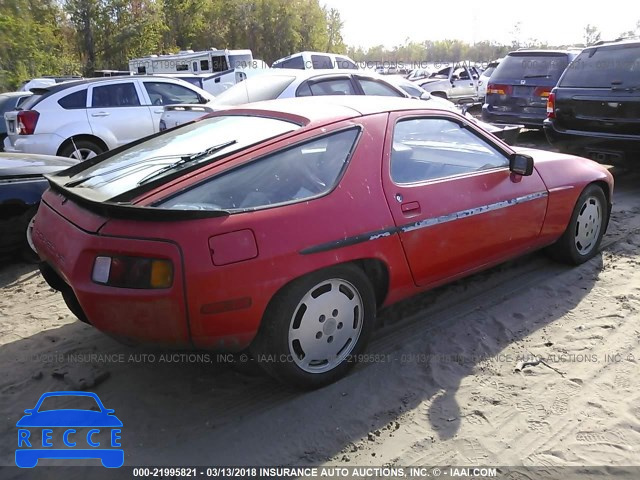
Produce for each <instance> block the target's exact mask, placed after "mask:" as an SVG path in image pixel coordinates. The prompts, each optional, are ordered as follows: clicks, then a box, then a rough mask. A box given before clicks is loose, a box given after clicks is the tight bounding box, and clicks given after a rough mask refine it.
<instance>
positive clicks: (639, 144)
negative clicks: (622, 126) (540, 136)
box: [543, 119, 640, 163]
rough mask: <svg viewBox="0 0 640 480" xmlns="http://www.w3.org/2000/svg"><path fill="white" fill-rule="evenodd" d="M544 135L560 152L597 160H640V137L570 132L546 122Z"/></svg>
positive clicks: (549, 121) (550, 121) (551, 122)
mask: <svg viewBox="0 0 640 480" xmlns="http://www.w3.org/2000/svg"><path fill="white" fill-rule="evenodd" d="M543 128H544V133H545V135H546V137H547V140H548V141H549V143H551V144H552V145H554V146H557V147H558V148H559V149H560V150H562V151H566V152H572V153H576V154H581V155H583V156H586V157H591V158H593V159H595V160H601V161H611V162H612V163H615V161H616V160H629V159H633V158H638V160H640V158H639V157H640V135H612V134H606V133H600V132H585V131H578V130H568V129H563V128H560V127H558V126H557V125H556V124H555V123H554V122H553V121H552V120H549V119H547V120H545V122H544V125H543Z"/></svg>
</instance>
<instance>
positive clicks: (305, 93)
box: [296, 82, 313, 97]
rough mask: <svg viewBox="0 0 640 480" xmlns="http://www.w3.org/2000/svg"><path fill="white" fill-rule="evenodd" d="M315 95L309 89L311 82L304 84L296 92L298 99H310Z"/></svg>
mask: <svg viewBox="0 0 640 480" xmlns="http://www.w3.org/2000/svg"><path fill="white" fill-rule="evenodd" d="M311 95H313V93H311V89H310V88H309V82H303V83H302V84H301V85H300V86H299V87H298V90H296V97H310V96H311Z"/></svg>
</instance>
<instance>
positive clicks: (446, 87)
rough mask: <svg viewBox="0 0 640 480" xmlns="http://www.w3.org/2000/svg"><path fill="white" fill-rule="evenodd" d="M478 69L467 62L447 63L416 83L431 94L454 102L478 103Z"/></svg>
mask: <svg viewBox="0 0 640 480" xmlns="http://www.w3.org/2000/svg"><path fill="white" fill-rule="evenodd" d="M479 78H480V72H479V71H478V69H477V68H476V67H474V66H472V65H470V64H467V63H460V64H454V65H449V66H446V67H444V68H441V69H440V70H437V71H435V72H433V73H431V74H430V75H429V77H428V78H426V79H423V80H419V81H418V82H417V83H418V85H420V86H421V87H422V88H424V89H425V90H426V91H427V92H430V93H431V94H432V95H435V96H438V97H442V98H446V99H447V100H451V101H452V102H454V103H478V102H479V101H480V97H479V94H478V79H479Z"/></svg>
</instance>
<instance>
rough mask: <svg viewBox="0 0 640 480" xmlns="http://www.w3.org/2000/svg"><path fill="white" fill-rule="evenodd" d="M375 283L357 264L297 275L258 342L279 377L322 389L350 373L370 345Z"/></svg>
mask: <svg viewBox="0 0 640 480" xmlns="http://www.w3.org/2000/svg"><path fill="white" fill-rule="evenodd" d="M375 309H376V303H375V297H374V293H373V288H372V286H371V283H370V282H369V279H368V278H367V277H366V275H365V274H364V272H363V271H362V270H361V269H359V268H357V267H356V266H354V265H341V266H336V267H331V268H328V269H326V270H322V271H320V272H316V273H313V274H311V275H307V276H305V277H302V278H300V279H298V280H295V281H294V282H292V283H291V284H290V285H288V286H287V287H285V288H284V289H283V290H282V291H281V292H279V293H278V294H277V296H276V298H275V299H274V300H273V301H272V303H271V305H270V306H269V308H268V310H267V312H266V314H265V317H264V319H263V325H262V327H261V330H260V333H259V334H258V338H257V339H256V341H255V342H254V345H253V346H252V352H253V353H254V355H255V357H256V359H257V361H258V363H259V364H260V366H261V367H262V368H264V369H265V370H266V371H267V373H269V374H270V375H272V376H274V377H276V378H277V379H279V380H281V381H283V382H285V383H290V384H293V385H295V386H297V387H301V388H308V389H311V388H318V387H321V386H323V385H327V384H329V383H332V382H334V381H335V380H337V379H339V378H340V377H342V376H344V375H345V374H346V373H347V371H348V370H349V369H350V368H351V367H352V366H353V365H354V364H355V361H356V360H357V356H358V354H360V353H362V351H363V350H364V348H365V346H366V344H367V342H368V340H369V337H370V335H371V331H372V328H373V322H374V319H375Z"/></svg>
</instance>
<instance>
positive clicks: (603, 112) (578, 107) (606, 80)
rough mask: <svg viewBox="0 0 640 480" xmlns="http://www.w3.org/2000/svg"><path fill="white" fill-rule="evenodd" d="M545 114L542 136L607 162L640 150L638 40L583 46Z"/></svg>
mask: <svg viewBox="0 0 640 480" xmlns="http://www.w3.org/2000/svg"><path fill="white" fill-rule="evenodd" d="M547 116H548V118H547V119H546V120H545V121H544V131H545V133H546V135H547V139H548V140H549V142H550V143H551V144H553V145H555V146H557V147H558V148H559V149H560V150H562V151H566V152H571V153H579V154H581V155H584V156H587V157H589V158H592V159H594V160H597V161H599V162H603V163H610V164H622V163H625V160H629V159H630V157H632V156H634V154H635V155H640V40H633V41H630V40H620V41H616V42H610V43H602V44H598V45H595V46H593V47H589V48H586V49H585V50H584V51H583V52H582V53H581V54H580V55H579V56H578V58H576V59H575V60H574V62H573V63H572V64H571V65H570V66H569V67H568V68H567V70H566V71H565V73H564V74H563V75H562V77H561V78H560V81H559V82H558V86H557V87H556V88H554V89H553V91H552V93H551V95H550V96H549V101H548V104H547ZM639 160H640V159H639Z"/></svg>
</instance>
